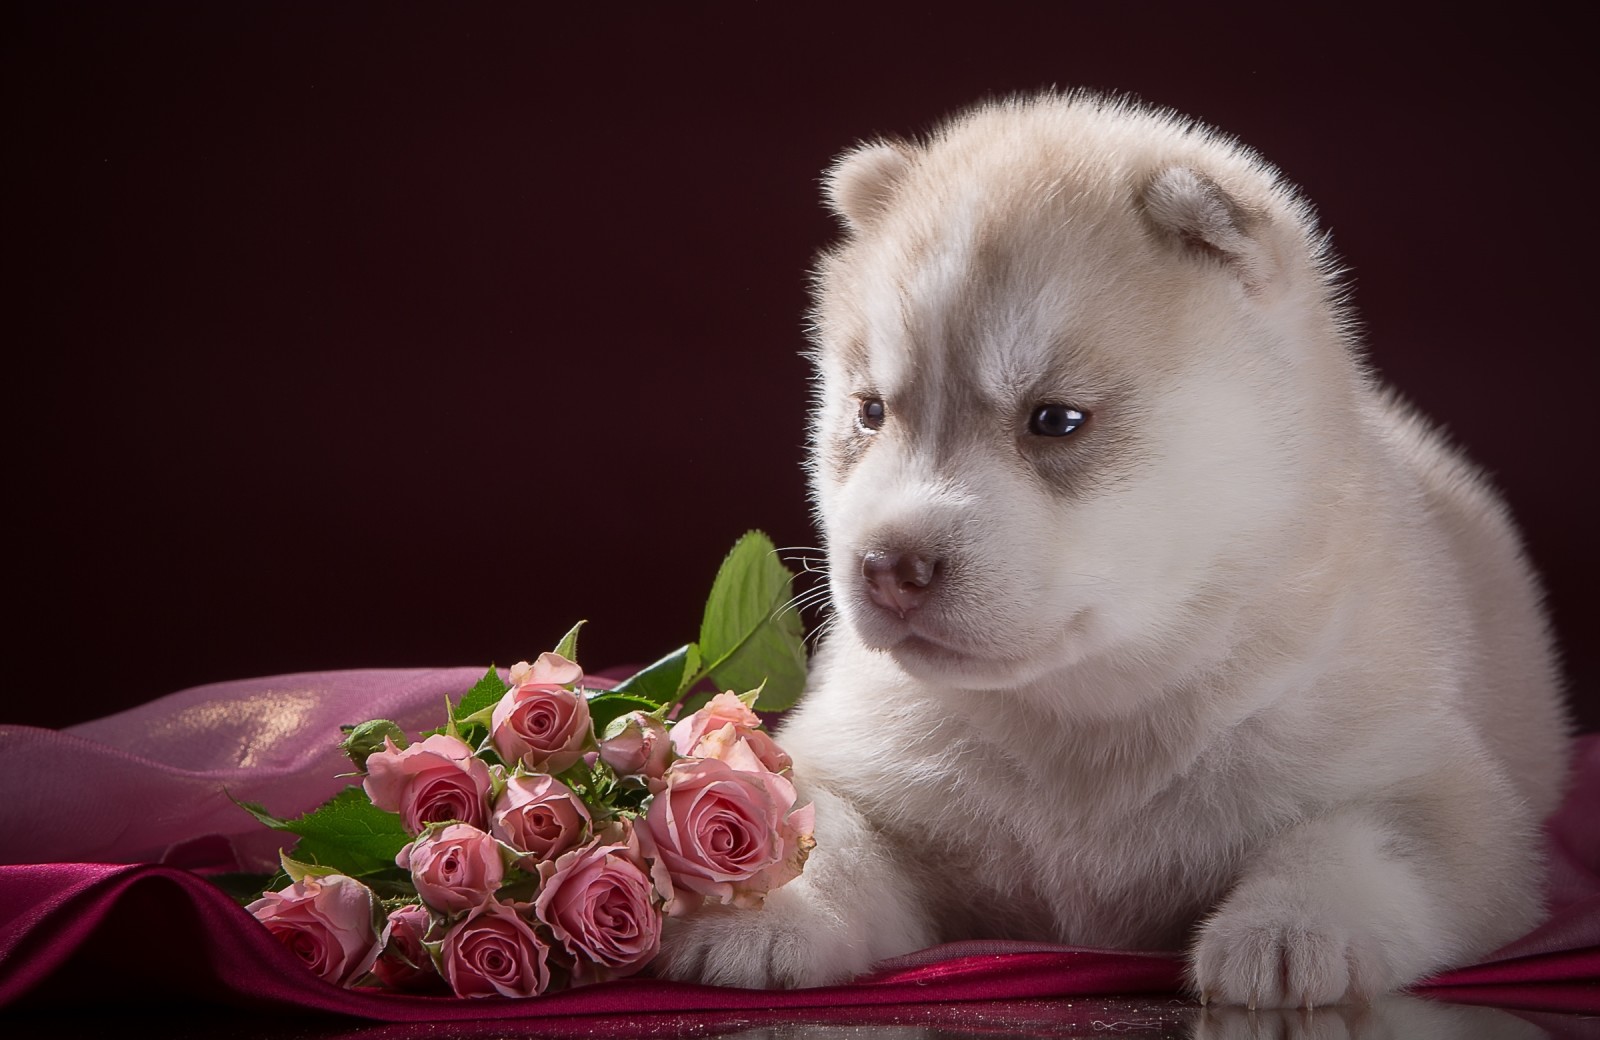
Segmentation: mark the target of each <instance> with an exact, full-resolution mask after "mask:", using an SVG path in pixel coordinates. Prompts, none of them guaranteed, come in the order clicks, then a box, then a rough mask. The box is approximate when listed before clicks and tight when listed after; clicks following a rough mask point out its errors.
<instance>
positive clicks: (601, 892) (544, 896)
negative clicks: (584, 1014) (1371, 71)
mask: <svg viewBox="0 0 1600 1040" xmlns="http://www.w3.org/2000/svg"><path fill="white" fill-rule="evenodd" d="M539 876H540V877H541V878H542V879H543V881H542V884H541V885H540V888H539V899H538V902H537V904H536V906H537V910H538V914H539V919H540V920H542V921H544V922H545V923H546V924H548V925H549V926H550V930H551V931H552V932H554V933H555V936H556V938H557V939H559V940H560V941H561V944H562V945H563V946H565V947H566V949H567V952H568V953H570V954H572V956H573V958H574V964H573V969H572V978H573V982H574V983H576V984H579V985H582V984H584V983H588V982H600V981H604V980H605V979H614V978H621V977H623V976H625V975H632V974H633V973H634V972H636V971H638V970H639V969H640V968H643V967H644V966H645V965H646V964H648V963H649V962H650V959H651V958H652V957H654V956H655V955H656V951H657V950H658V949H659V948H660V946H661V915H660V913H658V912H657V911H656V908H655V886H654V885H652V884H651V881H650V876H649V875H648V874H647V873H645V870H644V867H643V866H642V865H641V863H640V861H639V858H638V853H637V850H636V849H630V848H629V846H628V845H627V844H614V845H604V844H600V843H599V842H596V843H595V844H592V845H589V846H586V847H584V848H581V849H576V850H574V851H572V852H568V853H567V854H566V855H564V856H562V857H561V858H560V859H557V860H556V861H555V862H554V863H545V864H542V865H541V866H540V867H539Z"/></svg>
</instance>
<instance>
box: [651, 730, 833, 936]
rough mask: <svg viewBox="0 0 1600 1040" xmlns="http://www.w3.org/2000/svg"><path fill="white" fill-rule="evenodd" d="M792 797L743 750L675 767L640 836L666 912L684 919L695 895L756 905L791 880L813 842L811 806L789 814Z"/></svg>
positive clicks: (696, 901) (783, 783)
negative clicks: (724, 759) (653, 861)
mask: <svg viewBox="0 0 1600 1040" xmlns="http://www.w3.org/2000/svg"><path fill="white" fill-rule="evenodd" d="M795 797H796V796H795V790H794V787H793V786H792V785H791V784H790V783H789V781H788V780H786V779H784V778H783V777H781V776H779V775H778V774H776V773H770V772H768V771H766V770H765V769H764V768H762V766H761V763H760V762H759V761H757V760H756V757H755V753H754V752H753V751H751V750H750V749H749V748H748V747H744V746H738V747H735V748H733V749H732V751H731V752H730V754H729V758H728V760H727V761H722V760H719V759H714V758H687V759H679V760H678V761H676V762H674V763H673V764H672V767H671V768H670V769H668V770H667V775H666V785H665V788H664V790H662V791H660V792H659V793H657V794H656V796H655V798H654V799H653V800H652V801H651V803H650V808H649V810H648V812H647V813H646V816H645V827H644V828H642V833H641V834H640V837H641V839H642V841H643V843H644V852H645V855H647V856H650V857H653V858H654V860H655V863H654V866H653V867H652V869H651V873H652V875H653V876H654V878H655V881H656V887H657V888H659V889H660V890H661V893H662V895H663V896H665V897H666V900H667V905H666V912H667V913H668V914H673V915H677V914H682V913H687V912H689V911H690V910H693V909H694V908H695V907H696V906H698V905H699V903H700V898H699V897H702V896H709V897H711V898H713V899H716V900H718V901H720V902H722V903H725V904H726V903H732V904H734V905H735V906H742V907H752V906H759V905H760V904H761V901H762V899H764V898H765V896H766V893H767V892H768V891H769V890H770V889H773V888H777V887H778V886H779V885H782V884H784V883H785V882H788V881H790V880H791V879H793V878H795V877H798V876H799V874H800V870H801V868H802V867H803V866H804V864H805V859H806V855H807V853H809V852H810V851H811V847H812V846H813V845H814V844H815V842H814V841H813V840H812V837H811V826H812V815H813V812H812V807H811V806H809V805H807V806H805V807H804V808H801V809H796V808H794V803H795ZM679 889H686V890H688V892H689V893H691V895H685V894H683V893H682V892H680V891H679Z"/></svg>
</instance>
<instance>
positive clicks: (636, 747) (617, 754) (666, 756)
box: [600, 711, 672, 780]
mask: <svg viewBox="0 0 1600 1040" xmlns="http://www.w3.org/2000/svg"><path fill="white" fill-rule="evenodd" d="M600 760H601V761H602V762H604V763H605V764H606V765H608V766H610V767H611V768H612V769H613V770H614V771H615V772H616V773H617V775H619V776H643V777H648V778H649V779H651V780H658V779H660V777H661V774H662V773H665V772H666V771H667V765H668V763H670V762H671V761H672V740H671V738H670V737H669V736H668V735H667V724H666V723H664V722H662V721H661V720H660V719H658V718H656V717H655V716H654V715H652V714H650V713H649V712H644V711H630V712H629V713H628V714H626V715H624V716H622V717H621V718H619V719H616V720H614V721H613V722H612V723H611V725H609V726H607V727H606V737H605V739H604V740H602V741H600Z"/></svg>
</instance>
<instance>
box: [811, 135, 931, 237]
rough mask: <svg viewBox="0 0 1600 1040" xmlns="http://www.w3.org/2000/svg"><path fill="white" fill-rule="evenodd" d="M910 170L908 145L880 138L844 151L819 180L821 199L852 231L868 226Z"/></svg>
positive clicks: (887, 205)
mask: <svg viewBox="0 0 1600 1040" xmlns="http://www.w3.org/2000/svg"><path fill="white" fill-rule="evenodd" d="M910 169H911V146H910V145H907V144H905V143H904V142H902V141H896V140H892V139H888V138H886V139H883V140H879V141H869V142H867V143H866V144H861V145H857V146H856V147H854V148H852V149H850V150H849V151H848V152H845V153H844V154H843V155H841V156H839V158H837V159H835V160H834V162H833V165H832V166H830V167H829V168H828V172H827V173H825V174H823V177H822V197H823V198H824V199H826V200H827V203H828V208H829V209H832V210H833V212H834V213H835V214H837V215H838V216H839V218H840V219H842V220H843V221H844V223H845V226H846V227H848V228H850V230H852V231H860V230H862V229H863V228H866V227H869V226H871V224H872V223H873V221H875V220H877V218H878V217H879V216H881V215H882V214H883V211H884V210H886V209H888V208H889V203H890V201H891V200H892V199H893V198H894V194H895V188H896V186H897V185H898V184H899V183H900V181H901V180H902V179H903V178H904V177H905V175H906V171H908V170H910Z"/></svg>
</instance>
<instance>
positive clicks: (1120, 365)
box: [812, 95, 1358, 711]
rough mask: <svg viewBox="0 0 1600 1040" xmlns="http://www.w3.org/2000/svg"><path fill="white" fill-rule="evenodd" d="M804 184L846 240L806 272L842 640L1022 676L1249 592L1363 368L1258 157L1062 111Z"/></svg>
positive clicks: (1184, 130)
mask: <svg viewBox="0 0 1600 1040" xmlns="http://www.w3.org/2000/svg"><path fill="white" fill-rule="evenodd" d="M825 183H826V196H827V199H828V201H829V203H830V205H831V206H832V208H833V209H834V211H835V212H836V213H837V214H838V215H839V216H840V218H841V219H842V221H843V223H844V225H845V229H846V234H845V237H844V240H843V241H842V243H841V244H840V245H839V246H838V247H837V248H835V249H834V250H833V251H832V252H830V253H828V254H827V255H825V256H824V257H823V258H822V260H821V262H820V264H819V267H818V271H817V278H816V307H815V312H814V319H815V333H814V335H815V340H816V347H817V349H816V352H815V360H816V364H817V374H818V378H817V392H816V401H815V409H814V413H813V426H812V481H813V491H814V500H815V504H816V507H817V513H818V519H819V525H820V527H821V529H822V532H823V536H824V538H825V539H826V541H827V546H828V550H829V557H830V582H831V585H832V591H833V598H834V604H835V608H836V609H837V610H838V611H839V612H840V614H841V615H842V620H843V622H844V623H845V624H846V625H848V626H849V628H850V630H851V633H853V637H854V638H858V639H859V640H861V641H862V642H863V643H864V644H865V645H867V646H869V647H872V648H874V649H877V650H880V651H882V652H883V653H885V654H888V655H890V656H892V657H893V658H894V660H895V661H896V662H897V663H898V664H899V665H900V666H901V667H903V668H904V669H905V670H906V671H907V672H908V673H910V674H911V675H913V676H915V677H918V678H920V679H924V680H927V681H930V682H934V683H939V684H943V685H945V686H947V687H953V688H965V689H980V688H983V689H1006V688H1019V687H1024V686H1028V685H1030V684H1038V683H1039V682H1041V681H1045V680H1048V678H1049V676H1050V675H1051V674H1052V673H1054V672H1058V671H1060V670H1062V669H1064V668H1066V667H1068V666H1071V665H1073V664H1074V663H1076V662H1080V661H1083V660H1086V659H1089V658H1093V657H1095V656H1097V655H1106V654H1112V653H1119V652H1120V653H1133V654H1139V655H1149V654H1151V653H1157V652H1171V651H1176V650H1180V649H1181V648H1182V646H1183V645H1184V644H1185V643H1186V641H1193V640H1194V639H1196V638H1199V637H1198V636H1197V635H1196V634H1195V633H1194V632H1193V631H1191V629H1192V628H1193V618H1194V617H1195V613H1196V612H1197V611H1200V612H1205V611H1211V612H1213V613H1214V614H1215V616H1217V617H1218V619H1219V620H1225V618H1224V615H1225V614H1226V613H1227V611H1228V609H1229V604H1230V602H1232V601H1233V600H1234V599H1236V598H1237V597H1238V596H1239V595H1241V594H1243V590H1242V589H1241V586H1242V585H1244V584H1248V583H1249V582H1250V581H1252V580H1261V581H1268V580H1270V575H1269V572H1270V570H1271V568H1270V566H1269V565H1268V564H1269V563H1270V558H1271V557H1272V555H1273V554H1274V553H1275V552H1280V551H1282V543H1283V540H1284V538H1285V537H1287V535H1285V530H1286V529H1288V528H1293V527H1294V526H1295V525H1294V524H1293V523H1292V522H1291V518H1292V517H1293V516H1295V515H1297V510H1303V509H1304V508H1305V502H1304V498H1305V496H1306V495H1307V494H1309V493H1310V492H1309V491H1308V489H1309V488H1311V487H1314V485H1315V480H1316V477H1317V473H1318V472H1320V471H1321V470H1322V469H1324V468H1325V467H1326V465H1330V464H1331V463H1330V462H1329V461H1328V460H1329V459H1331V457H1332V455H1331V454H1330V452H1329V450H1328V448H1327V446H1326V445H1319V444H1317V443H1316V440H1317V437H1318V435H1319V432H1327V431H1328V429H1329V428H1330V427H1336V426H1337V421H1338V415H1339V410H1340V408H1343V407H1348V406H1350V400H1352V398H1350V396H1349V394H1348V390H1349V388H1351V387H1353V386H1354V385H1355V383H1356V381H1357V378H1358V377H1357V375H1356V372H1357V369H1356V366H1355V365H1354V363H1353V362H1352V360H1351V358H1350V356H1349V354H1348V352H1347V351H1346V350H1345V349H1344V347H1343V346H1342V343H1341V336H1340V332H1339V327H1338V326H1339V316H1338V313H1337V310H1336V308H1335V307H1334V305H1333V304H1332V303H1331V302H1330V291H1329V285H1328V281H1329V280H1328V276H1327V271H1326V267H1325V264H1324V262H1323V260H1322V258H1321V253H1320V250H1319V247H1318V244H1317V242H1316V240H1315V238H1314V237H1313V234H1314V233H1313V227H1312V222H1311V220H1310V217H1309V214H1308V213H1307V211H1306V209H1305V207H1304V206H1303V205H1301V204H1300V203H1298V202H1297V201H1296V200H1295V199H1294V197H1293V196H1292V195H1291V194H1290V193H1289V192H1288V191H1287V190H1285V189H1284V188H1283V187H1281V186H1280V185H1279V183H1278V180H1277V178H1276V176H1275V175H1274V174H1273V173H1272V172H1271V171H1270V170H1268V169H1266V168H1265V167H1264V166H1263V165H1262V164H1261V163H1260V162H1259V161H1258V160H1257V159H1256V158H1255V157H1254V156H1253V155H1252V154H1250V153H1248V152H1246V151H1244V150H1243V149H1241V148H1239V147H1237V146H1236V145H1233V144H1231V143H1230V142H1227V141H1225V140H1223V139H1221V138H1220V137H1218V136H1217V135H1214V134H1211V133H1209V132H1207V131H1205V130H1203V129H1197V128H1194V127H1192V126H1188V125H1185V124H1184V123H1182V122H1180V121H1179V120H1177V119H1175V118H1174V117H1171V116H1169V115H1166V114H1161V113H1153V112H1150V111H1148V110H1144V109H1140V108H1137V107H1134V106H1131V105H1128V104H1125V103H1122V102H1115V101H1105V100H1102V99H1097V98H1093V97H1088V96H1082V95H1069V96H1054V95H1053V96H1049V97H1045V98H1042V99H1037V100H1032V101H1015V102H1008V103H1003V104H996V105H989V106H985V107H983V108H980V109H977V110H975V111H973V112H971V113H968V114H967V115H965V116H963V117H961V118H959V119H957V120H955V121H953V122H952V123H951V124H949V125H947V126H946V127H944V128H943V129H941V130H940V131H938V132H937V133H935V134H934V135H933V136H932V137H931V138H930V139H928V140H927V141H926V142H922V143H919V144H909V143H904V142H897V141H881V142H876V143H872V144H868V145H864V146H862V147H860V148H857V149H855V150H853V151H851V152H849V153H847V154H846V155H844V156H843V157H842V158H841V159H840V160H839V161H838V162H837V163H836V164H835V166H834V167H833V168H832V169H831V170H830V171H829V173H828V176H827V180H826V182H825ZM1263 559H1266V560H1267V561H1268V562H1263ZM1072 696H1074V697H1078V698H1081V705H1080V706H1081V707H1082V708H1083V709H1084V710H1085V711H1090V710H1096V711H1098V710H1112V711H1114V710H1118V709H1120V708H1125V707H1127V706H1128V705H1126V704H1103V703H1097V702H1096V700H1095V698H1096V697H1097V696H1098V695H1097V693H1096V691H1093V690H1079V691H1076V692H1074V693H1073V694H1072Z"/></svg>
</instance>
